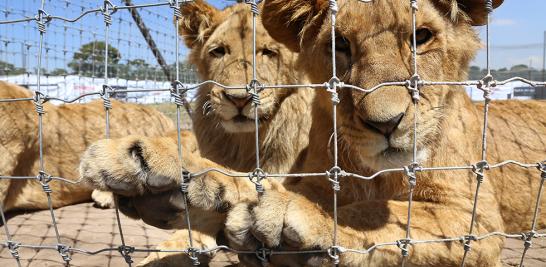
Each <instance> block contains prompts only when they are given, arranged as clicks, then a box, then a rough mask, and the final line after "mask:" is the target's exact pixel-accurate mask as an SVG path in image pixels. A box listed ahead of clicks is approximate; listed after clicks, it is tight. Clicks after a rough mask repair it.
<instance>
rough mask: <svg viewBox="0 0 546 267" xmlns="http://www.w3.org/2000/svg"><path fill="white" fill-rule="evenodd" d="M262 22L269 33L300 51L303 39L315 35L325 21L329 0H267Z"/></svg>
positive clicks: (289, 46)
mask: <svg viewBox="0 0 546 267" xmlns="http://www.w3.org/2000/svg"><path fill="white" fill-rule="evenodd" d="M263 4H264V6H263V8H262V15H261V16H262V23H263V25H264V27H265V28H266V29H267V31H268V32H269V35H271V36H272V37H273V39H275V40H276V41H278V42H280V43H283V44H285V45H286V46H287V47H288V48H290V49H291V50H292V51H295V52H299V50H300V44H301V42H302V40H303V39H305V38H307V37H310V36H313V35H314V34H316V33H317V32H318V29H319V27H320V25H321V24H322V22H323V21H324V17H323V16H324V15H325V14H327V11H328V0H289V1H288V0H265V1H264V3H263Z"/></svg>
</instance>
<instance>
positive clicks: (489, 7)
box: [485, 0, 493, 13]
mask: <svg viewBox="0 0 546 267" xmlns="http://www.w3.org/2000/svg"><path fill="white" fill-rule="evenodd" d="M485 10H486V11H487V13H491V12H493V0H487V1H485Z"/></svg>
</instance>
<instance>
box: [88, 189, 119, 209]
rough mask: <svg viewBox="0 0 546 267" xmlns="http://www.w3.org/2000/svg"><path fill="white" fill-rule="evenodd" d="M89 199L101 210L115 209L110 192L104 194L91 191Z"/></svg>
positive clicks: (99, 191) (103, 192) (112, 195)
mask: <svg viewBox="0 0 546 267" xmlns="http://www.w3.org/2000/svg"><path fill="white" fill-rule="evenodd" d="M91 199H93V202H94V203H95V204H94V206H95V207H98V208H101V209H112V208H115V206H116V204H115V200H114V194H112V192H105V191H101V190H97V189H95V190H93V193H91Z"/></svg>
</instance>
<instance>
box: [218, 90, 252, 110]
mask: <svg viewBox="0 0 546 267" xmlns="http://www.w3.org/2000/svg"><path fill="white" fill-rule="evenodd" d="M223 94H224V97H225V98H226V99H227V100H228V101H229V102H231V103H232V104H233V105H234V106H235V107H236V108H237V110H238V111H239V114H241V113H242V112H243V109H244V108H245V107H246V106H247V105H248V104H249V103H250V101H251V100H252V96H251V95H250V94H248V93H243V94H232V93H229V92H226V91H224V92H223Z"/></svg>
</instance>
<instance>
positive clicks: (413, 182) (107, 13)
mask: <svg viewBox="0 0 546 267" xmlns="http://www.w3.org/2000/svg"><path fill="white" fill-rule="evenodd" d="M354 1H359V2H361V4H363V5H365V4H369V3H367V2H370V1H365V0H354ZM188 2H191V1H190V0H188V1H186V0H169V1H158V2H153V3H143V4H137V5H120V6H116V5H114V4H113V3H112V2H111V1H110V0H105V1H102V2H101V3H100V5H97V6H96V7H93V8H86V7H82V9H81V13H79V14H77V15H75V16H74V17H63V16H56V15H55V14H49V13H48V12H47V10H48V4H50V2H47V3H46V1H45V0H41V2H40V3H39V5H38V6H36V7H35V10H36V12H35V13H34V16H24V15H25V14H22V15H23V16H21V18H18V19H9V20H1V21H0V26H1V27H9V26H10V25H13V24H24V23H29V22H31V23H35V24H36V34H38V36H39V38H38V41H37V62H36V77H37V80H36V90H35V91H34V97H32V98H30V97H29V98H17V99H0V104H3V105H7V104H9V103H10V102H15V101H31V102H32V103H34V107H35V113H36V116H37V118H38V136H39V139H38V145H39V148H40V150H39V159H40V164H39V165H40V171H39V173H37V174H36V176H28V177H13V176H0V179H28V180H33V182H36V183H39V184H40V185H41V186H42V188H43V191H44V194H46V195H47V199H48V206H49V211H50V215H51V221H52V225H53V228H54V234H55V237H56V240H57V243H56V244H49V245H36V244H22V243H19V242H17V240H15V239H14V238H13V237H12V235H11V232H10V229H9V223H8V222H7V221H6V218H5V215H4V211H3V210H2V207H1V206H0V215H1V217H2V222H3V225H4V226H3V228H4V232H5V236H6V240H5V241H4V243H3V244H2V245H3V246H4V247H6V248H8V249H9V251H10V252H11V255H12V256H13V258H14V261H15V262H16V263H17V265H18V266H20V265H21V263H20V255H19V251H18V249H19V248H33V249H48V250H56V251H57V252H58V253H59V256H60V257H61V258H62V260H63V261H64V262H65V263H66V264H67V265H69V264H70V261H71V254H73V253H82V254H87V255H95V254H98V253H103V252H106V251H117V252H119V253H120V254H121V255H122V256H123V257H124V258H125V261H126V263H127V264H128V265H129V266H131V265H132V264H133V260H132V258H131V254H132V253H134V252H161V251H162V250H158V249H150V248H138V247H133V246H131V244H128V243H127V242H126V240H125V239H124V235H123V224H122V221H121V219H120V216H119V210H118V209H117V208H116V209H115V214H116V219H117V225H118V229H117V230H118V231H119V236H120V240H118V243H117V244H118V245H116V246H112V247H105V248H103V249H100V250H95V251H90V250H86V249H85V248H79V247H70V246H68V245H66V244H63V243H62V242H61V232H62V229H59V227H58V226H57V223H56V216H55V210H54V209H53V208H52V198H51V195H52V194H55V192H52V190H51V189H50V187H49V183H50V182H51V181H53V180H57V181H61V182H64V183H73V184H77V183H79V181H72V180H69V179H66V178H63V177H56V176H54V175H52V174H49V173H48V171H47V169H46V168H45V165H44V161H43V153H44V152H43V140H42V139H43V138H42V135H43V125H42V124H43V123H42V119H43V117H44V116H47V115H46V114H45V110H44V107H43V104H44V103H45V102H47V101H50V100H57V101H61V102H65V103H72V102H75V101H77V100H80V99H82V98H86V97H90V96H99V97H101V98H102V101H103V103H104V110H105V118H106V125H105V128H104V131H105V138H109V135H110V133H109V132H110V131H109V129H110V122H109V114H110V112H115V110H112V105H111V95H112V93H113V92H114V90H113V88H112V85H111V84H112V79H114V78H115V77H112V75H114V76H115V75H116V72H113V73H112V72H110V71H109V69H111V68H112V64H111V63H112V62H110V60H109V56H108V55H109V50H110V46H109V43H111V42H112V39H113V37H112V31H111V29H112V25H113V24H115V23H116V22H117V21H116V19H115V16H116V14H118V13H117V12H118V11H121V10H132V9H139V10H145V9H148V8H158V7H160V8H165V9H169V10H170V12H171V13H172V15H173V17H174V18H180V17H181V12H180V5H184V4H187V3H188ZM258 2H259V1H256V0H246V1H245V3H247V4H249V5H250V9H249V10H250V12H252V24H253V44H252V45H253V46H252V47H253V58H252V66H253V68H252V79H251V82H250V83H249V84H241V85H224V84H220V83H218V82H216V81H213V80H208V81H203V82H200V83H198V84H195V85H191V86H188V85H185V84H184V83H182V82H181V68H180V62H181V60H180V49H181V48H180V44H179V43H180V42H179V40H178V39H176V38H175V39H170V40H169V42H172V43H170V45H172V46H174V53H173V54H172V55H173V56H174V58H175V64H174V75H173V77H172V79H171V81H170V88H157V89H139V90H129V89H127V90H116V91H115V92H116V93H119V92H123V93H138V92H143V91H164V92H168V93H169V94H170V96H171V99H172V102H173V104H174V105H175V106H176V113H177V125H178V127H177V129H178V130H177V131H178V142H177V143H178V157H179V158H182V156H183V153H184V151H183V149H182V143H181V128H182V127H181V119H180V118H181V115H180V114H181V111H182V108H183V106H184V103H183V100H184V99H185V98H186V97H187V94H188V92H190V91H193V90H196V89H197V88H199V87H200V86H203V85H206V84H213V85H215V86H219V87H222V88H224V89H226V90H231V89H245V90H247V92H248V93H249V94H250V95H251V96H252V101H253V105H254V107H255V108H254V112H255V114H254V115H255V116H254V118H255V128H256V129H255V142H256V151H255V152H256V168H255V169H254V170H253V171H251V172H249V173H234V172H230V171H227V170H223V169H204V170H202V171H199V172H195V173H189V172H187V171H185V170H181V172H180V176H181V177H182V178H183V179H182V180H183V183H182V186H181V190H182V192H183V201H184V202H185V203H184V204H185V205H184V206H186V207H187V206H188V205H187V204H188V202H187V183H188V182H189V181H190V180H191V179H192V178H195V177H199V176H202V175H206V174H207V173H210V172H218V173H221V174H224V175H226V176H231V177H239V178H241V179H250V180H251V181H252V182H253V183H254V184H255V185H256V191H257V194H258V195H259V194H261V193H262V192H263V190H264V188H263V186H262V184H261V182H262V180H263V179H267V178H274V177H288V178H290V177H312V176H317V177H324V176H325V177H327V178H328V179H329V180H330V182H331V183H332V188H333V191H332V192H333V193H332V201H333V222H332V223H333V229H334V231H333V236H332V246H331V247H330V248H328V249H322V250H309V251H280V250H279V251H277V250H275V249H271V248H265V247H263V246H262V247H261V248H259V249H258V250H256V251H241V250H235V249H232V248H230V247H228V246H223V245H222V246H216V247H213V248H208V249H202V248H198V247H194V242H193V240H192V228H191V224H190V219H189V218H190V214H189V209H185V216H184V217H185V220H186V223H187V226H188V227H187V230H188V232H189V247H188V248H186V249H183V250H169V251H166V250H163V252H180V253H185V254H187V255H188V256H189V257H190V258H191V259H192V260H193V262H194V264H196V265H198V264H199V261H198V257H197V256H198V255H200V254H204V253H208V252H211V251H218V250H225V251H231V252H234V253H237V254H255V255H256V256H257V257H258V258H259V259H261V260H267V257H266V256H267V255H272V254H302V253H304V254H306V253H320V254H327V255H328V256H329V257H330V258H331V262H332V264H338V263H339V257H340V255H341V254H342V253H358V254H368V253H371V252H372V251H374V250H376V249H378V248H381V247H387V246H395V247H398V248H399V249H400V253H401V256H400V257H402V265H405V263H406V261H407V259H408V257H409V256H410V253H409V247H410V246H412V245H416V244H424V243H444V242H463V244H464V257H463V259H462V263H461V264H462V265H464V263H465V261H466V258H467V255H468V253H471V252H470V248H471V247H472V243H473V242H475V241H478V240H484V239H488V238H491V237H498V236H500V237H505V238H515V239H521V240H523V241H524V247H523V248H522V254H521V262H520V266H522V265H523V262H524V259H525V255H526V253H527V251H528V250H529V248H530V247H531V244H532V242H533V239H535V238H544V237H546V234H540V233H538V232H537V229H536V227H537V219H538V216H540V200H541V197H542V191H543V187H544V181H545V180H546V162H544V161H543V162H536V163H533V162H531V163H529V162H523V163H522V162H517V161H514V160H510V159H507V160H505V161H502V162H498V163H489V162H488V161H487V157H486V152H487V141H488V134H487V125H488V114H489V105H490V102H491V98H490V93H491V89H492V88H494V87H495V86H497V85H504V84H507V83H509V82H512V81H520V82H523V83H526V84H528V85H530V86H533V87H536V86H545V85H546V83H545V82H539V81H533V80H529V79H525V78H522V77H513V78H509V79H506V80H501V81H497V80H496V79H495V77H493V76H492V75H491V72H490V67H489V62H490V60H489V59H490V58H489V49H488V48H489V47H490V44H489V24H486V31H487V34H486V49H487V66H486V70H487V74H486V75H485V77H483V78H482V79H481V80H466V81H428V80H423V79H421V78H420V76H419V71H418V65H417V58H418V56H419V55H418V54H417V51H416V49H412V72H413V75H412V76H411V77H410V78H409V79H407V80H401V81H390V82H384V83H380V84H377V85H375V86H373V87H370V88H361V87H359V86H356V85H351V84H346V83H344V82H342V81H341V80H340V79H339V78H338V77H337V70H336V56H335V53H332V59H331V60H332V69H331V78H330V79H329V80H327V81H325V82H324V83H319V84H262V83H260V81H259V80H258V79H257V73H256V20H257V17H258V16H259V9H258V6H257V5H258ZM407 2H408V5H409V6H410V10H411V13H410V14H407V15H408V16H411V18H412V19H411V23H412V25H411V26H412V31H413V40H412V42H413V47H414V48H415V47H416V39H415V36H416V14H417V12H418V1H417V0H408V1H407ZM328 3H329V16H330V21H331V45H332V48H331V51H335V50H336V18H337V14H338V11H339V7H338V4H337V2H336V1H335V0H329V1H328ZM485 8H486V10H487V20H488V21H489V17H490V14H491V13H492V11H493V6H492V1H491V0H488V1H485ZM95 14H98V15H100V16H102V18H103V32H102V33H101V34H100V36H101V37H103V41H104V43H105V45H104V47H103V49H104V50H103V51H102V54H103V55H104V58H105V60H104V62H103V64H104V65H103V66H101V68H102V74H103V77H102V81H103V85H102V88H101V89H100V90H98V91H94V92H89V93H85V94H82V95H79V96H77V97H75V98H70V99H62V98H59V97H54V96H50V95H48V94H47V93H46V92H44V91H43V86H42V83H43V79H44V71H43V66H44V62H43V57H44V54H46V53H47V51H48V49H47V46H46V45H45V40H46V37H47V36H48V34H49V32H48V28H49V27H51V25H54V24H55V23H62V24H63V25H71V24H72V23H77V22H78V21H80V20H82V19H83V18H85V17H86V16H92V15H95ZM178 24H179V20H178V19H177V20H176V23H175V25H173V26H172V32H173V33H174V34H175V35H177V29H178V26H179V25H178ZM67 27H68V26H67ZM5 42H8V43H9V42H10V40H5ZM118 74H119V73H118ZM433 85H447V86H462V85H475V86H477V87H478V88H479V89H480V90H481V91H483V100H484V103H485V104H484V109H483V126H482V133H481V141H480V142H481V160H480V161H479V162H476V163H474V164H470V165H466V166H445V167H426V166H422V165H421V163H420V162H419V161H418V160H419V158H418V146H417V141H416V140H417V135H418V132H417V124H418V122H419V116H418V112H415V113H414V114H415V115H414V118H413V160H412V162H411V163H409V164H408V165H407V166H400V167H398V168H392V169H383V170H380V171H378V172H376V173H374V174H372V175H367V176H366V175H361V174H358V173H351V172H348V171H345V170H343V169H342V168H341V167H340V166H339V162H338V161H339V159H338V154H339V152H338V146H339V144H338V138H337V134H338V131H337V129H338V125H337V123H338V122H337V108H338V104H339V103H340V99H339V96H338V92H339V90H357V91H360V92H362V93H371V92H374V91H376V90H378V89H379V88H382V87H386V86H399V87H405V88H407V90H408V91H409V93H410V95H411V97H412V100H413V107H414V109H415V110H418V107H419V106H418V103H419V101H420V88H422V87H425V86H433ZM266 88H268V89H272V88H275V89H279V90H282V89H283V88H284V89H286V88H314V89H326V90H327V91H328V92H330V94H331V100H332V111H333V117H332V120H333V125H332V136H333V137H332V138H331V141H332V148H333V164H332V166H331V168H329V169H328V171H326V172H318V173H266V172H264V171H263V170H262V169H261V166H260V163H261V158H260V151H259V139H260V136H259V130H258V128H259V125H260V120H259V116H258V106H259V105H260V95H259V92H260V91H261V90H263V89H266ZM507 165H512V166H516V167H519V168H525V169H533V168H535V169H537V170H538V171H537V172H536V177H537V179H536V180H537V183H540V186H539V191H538V192H537V198H536V205H535V209H534V212H533V216H532V222H531V228H530V229H529V230H528V231H526V232H524V233H504V232H490V233H486V234H483V235H476V234H475V229H474V225H475V221H476V217H477V212H476V210H477V207H478V205H479V201H478V200H479V198H478V196H479V193H480V186H481V185H482V183H483V181H484V179H485V176H486V173H487V171H489V170H492V169H497V168H501V167H504V166H507ZM456 170H462V171H472V172H473V173H474V174H475V177H476V181H477V186H476V188H475V193H474V198H473V204H472V206H473V210H472V216H471V218H469V229H468V232H466V233H461V235H460V236H453V237H446V238H443V239H434V240H417V239H412V238H411V229H412V203H413V192H414V189H415V187H416V186H417V180H418V177H417V173H419V172H435V171H456ZM394 172H397V173H402V174H404V175H405V177H406V178H407V181H406V182H407V183H408V185H409V186H408V188H409V191H408V196H409V197H408V202H407V203H408V210H407V222H406V225H405V232H406V234H405V236H401V237H400V239H398V240H385V242H383V243H376V244H375V245H373V246H371V247H367V248H346V247H342V246H340V245H339V244H338V239H337V232H338V222H337V217H338V215H337V208H338V204H337V201H338V191H339V190H340V183H341V178H352V179H362V180H371V179H375V178H377V177H378V176H380V175H382V174H386V173H394Z"/></svg>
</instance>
